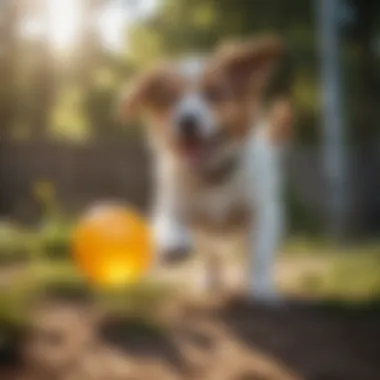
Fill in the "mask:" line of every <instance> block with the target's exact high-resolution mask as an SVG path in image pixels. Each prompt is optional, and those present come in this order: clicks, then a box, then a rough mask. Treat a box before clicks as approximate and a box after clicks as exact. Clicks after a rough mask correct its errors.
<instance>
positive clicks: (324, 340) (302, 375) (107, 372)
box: [0, 296, 380, 380]
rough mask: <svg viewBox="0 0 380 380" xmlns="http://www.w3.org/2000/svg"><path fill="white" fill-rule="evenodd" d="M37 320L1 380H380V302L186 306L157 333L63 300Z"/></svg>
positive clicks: (44, 310)
mask: <svg viewBox="0 0 380 380" xmlns="http://www.w3.org/2000/svg"><path fill="white" fill-rule="evenodd" d="M168 315H169V314H168ZM35 320H36V321H37V322H38V323H36V325H35V328H34V329H33V331H31V332H30V333H29V334H28V338H27V339H26V341H25V342H23V344H22V356H21V358H19V359H18V360H13V361H12V360H11V358H8V359H9V360H8V361H7V359H6V358H4V357H3V358H2V360H1V361H2V367H1V368H2V369H1V374H0V379H1V380H97V379H99V380H119V379H120V380H150V379H152V380H153V379H154V380H176V379H178V380H180V379H189V380H190V379H194V380H203V379H204V380H296V379H300V380H301V379H305V380H378V379H380V323H379V321H380V307H379V305H377V304H371V305H367V306H366V307H362V308H360V309H355V308H350V307H348V306H345V305H343V304H336V303H330V304H326V303H325V304H310V303H306V302H300V301H297V302H295V301H290V300H289V301H288V302H287V303H285V304H284V305H283V306H282V307H268V306H263V305H258V304H254V303H248V302H247V301H245V300H244V299H243V298H241V297H236V296H235V297H233V298H230V297H229V298H228V299H227V298H224V299H220V300H214V302H206V303H205V302H199V303H194V301H191V302H190V301H182V302H179V303H178V304H176V305H175V307H173V308H172V310H171V314H170V317H168V320H167V323H166V324H164V325H155V324H151V323H143V322H142V320H138V319H133V318H126V317H117V316H116V315H114V316H110V315H106V314H104V313H101V312H98V311H97V310H95V309H94V307H93V306H91V305H90V304H86V303H83V302H74V301H68V300H65V301H63V300H61V301H54V302H53V301H49V302H45V304H44V305H41V306H40V307H39V309H38V311H37V312H36V315H35ZM13 359H14V358H13Z"/></svg>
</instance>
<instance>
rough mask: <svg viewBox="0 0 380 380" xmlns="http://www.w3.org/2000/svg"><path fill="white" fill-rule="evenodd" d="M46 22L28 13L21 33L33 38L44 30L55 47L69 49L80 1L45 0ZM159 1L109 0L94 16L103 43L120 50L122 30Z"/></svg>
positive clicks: (153, 8) (76, 27)
mask: <svg viewBox="0 0 380 380" xmlns="http://www.w3.org/2000/svg"><path fill="white" fill-rule="evenodd" d="M45 1H46V10H47V14H48V22H47V24H45V23H43V22H42V21H41V19H39V18H38V15H36V14H30V15H28V17H27V18H26V20H25V22H24V24H23V30H22V33H23V34H24V35H25V36H26V37H29V38H33V37H35V36H37V35H40V34H41V33H46V34H47V35H48V36H49V38H50V40H51V43H52V46H53V47H54V48H55V49H56V50H61V51H62V50H63V51H64V50H68V49H70V47H71V46H72V45H73V44H74V42H75V39H76V35H77V32H78V30H79V28H80V25H81V0H45ZM158 1H159V0H111V1H110V2H109V3H107V5H106V6H104V7H103V8H102V9H101V11H100V12H99V15H98V17H97V19H96V23H97V25H98V27H99V30H100V35H101V38H102V40H103V43H104V45H105V46H106V47H107V48H109V49H111V50H113V51H119V50H121V49H123V48H125V41H124V36H125V32H124V31H125V29H126V28H128V27H130V26H131V25H133V24H134V23H136V22H138V20H139V19H141V18H145V17H147V16H149V15H150V14H152V13H153V12H154V10H155V9H156V6H157V3H158Z"/></svg>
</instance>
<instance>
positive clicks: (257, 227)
mask: <svg viewBox="0 0 380 380" xmlns="http://www.w3.org/2000/svg"><path fill="white" fill-rule="evenodd" d="M254 153H255V155H254V157H253V158H254V166H253V169H254V171H252V172H251V175H250V180H251V183H250V184H249V185H250V186H249V187H250V189H252V190H253V192H254V196H253V197H252V198H251V205H250V206H251V208H252V213H253V215H254V219H253V222H252V225H251V228H250V232H249V239H248V241H249V251H250V256H251V261H252V263H251V269H250V283H251V285H250V294H251V296H253V297H255V298H259V299H262V300H264V301H265V300H266V301H276V300H278V299H279V296H278V294H277V292H276V287H275V279H274V270H275V260H276V255H277V253H278V251H279V249H280V246H281V243H282V237H283V230H284V228H283V227H284V213H283V200H282V172H281V170H282V168H281V163H282V157H281V152H280V150H279V149H278V147H276V146H273V145H272V144H271V143H270V141H268V140H261V141H259V142H258V143H257V145H256V146H255V151H254Z"/></svg>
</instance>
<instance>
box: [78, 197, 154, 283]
mask: <svg viewBox="0 0 380 380" xmlns="http://www.w3.org/2000/svg"><path fill="white" fill-rule="evenodd" d="M152 252H153V244H152V235H151V232H150V228H149V226H148V224H147V223H146V222H145V220H144V218H143V217H141V216H140V215H139V214H138V213H137V212H135V211H134V210H132V209H131V208H128V207H125V206H120V205H103V206H97V207H95V208H93V209H91V210H90V211H89V212H88V213H86V214H85V215H84V217H82V218H81V219H80V220H79V222H78V225H77V227H76V228H75V230H74V234H73V257H74V260H75V262H76V263H77V265H78V267H79V269H80V270H81V272H82V273H83V274H84V275H85V277H86V278H87V279H88V280H89V281H90V282H92V283H94V284H96V285H99V286H106V287H109V286H112V287H114V286H124V285H128V284H131V283H135V282H138V281H139V280H141V279H142V278H143V277H144V276H145V275H146V274H147V272H148V270H149V268H150V266H151V263H152V257H153V255H152Z"/></svg>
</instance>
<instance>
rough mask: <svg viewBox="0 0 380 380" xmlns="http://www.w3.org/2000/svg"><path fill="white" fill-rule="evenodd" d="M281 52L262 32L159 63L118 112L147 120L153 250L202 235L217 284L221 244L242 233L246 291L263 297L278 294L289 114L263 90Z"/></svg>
mask: <svg viewBox="0 0 380 380" xmlns="http://www.w3.org/2000/svg"><path fill="white" fill-rule="evenodd" d="M282 52H283V47H282V44H281V42H280V41H279V40H278V39H277V38H274V37H262V38H256V39H253V40H252V41H248V42H241V43H237V44H232V45H231V44H230V45H228V46H227V47H224V48H223V49H219V50H217V51H216V52H215V53H214V54H212V55H210V56H207V57H203V56H202V57H195V58H187V59H184V60H181V61H176V62H168V63H165V64H163V65H158V66H156V67H155V68H154V69H153V70H150V71H149V72H147V73H144V74H143V75H142V77H141V78H138V79H137V80H136V81H135V83H133V84H132V85H131V86H130V87H129V88H128V89H127V92H126V94H125V96H124V97H123V101H122V112H123V114H124V116H128V117H130V116H131V115H133V114H137V113H139V114H141V115H142V116H143V117H144V120H145V122H146V124H147V126H148V138H149V142H150V143H151V147H152V151H153V152H154V155H155V156H154V157H155V160H154V164H155V174H156V186H157V188H156V194H155V202H154V215H153V226H154V231H155V236H156V242H157V246H158V247H159V250H158V251H159V252H158V253H159V257H160V258H162V259H163V260H166V261H167V262H173V261H177V260H181V259H183V258H184V257H186V255H187V254H188V253H189V252H190V251H191V250H193V248H194V244H195V243H196V242H201V241H207V244H206V245H204V246H203V247H202V248H201V250H202V254H203V255H204V259H205V261H204V262H205V265H206V277H205V280H206V281H205V284H206V285H207V286H209V287H216V286H218V285H220V282H221V273H220V271H221V268H220V265H219V264H220V260H219V258H220V256H219V255H220V254H221V250H223V248H224V241H225V239H227V238H228V239H229V238H230V237H231V238H232V235H233V233H235V231H240V232H242V233H243V235H244V236H245V238H246V239H245V240H246V244H247V255H248V257H249V260H250V261H252V265H248V266H247V267H248V268H249V270H248V271H249V292H250V294H251V295H253V296H256V297H259V298H261V299H264V300H271V299H277V294H276V292H275V286H274V280H273V266H274V259H275V255H276V252H277V251H278V249H279V245H280V243H281V238H282V235H283V225H284V222H283V202H282V199H281V196H282V178H281V177H282V169H281V162H282V158H281V156H282V150H283V146H284V142H285V140H286V137H287V135H288V132H287V130H288V128H289V126H290V123H291V113H290V108H289V104H288V101H287V100H281V101H277V102H276V103H273V104H272V106H270V107H264V104H263V103H264V102H263V91H264V89H265V87H266V85H267V83H268V81H269V77H270V74H271V72H272V71H273V67H274V65H275V64H276V62H277V60H278V59H279V57H280V56H281V55H282ZM198 237H199V239H198ZM207 239H208V240H207ZM253 261H254V265H253Z"/></svg>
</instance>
